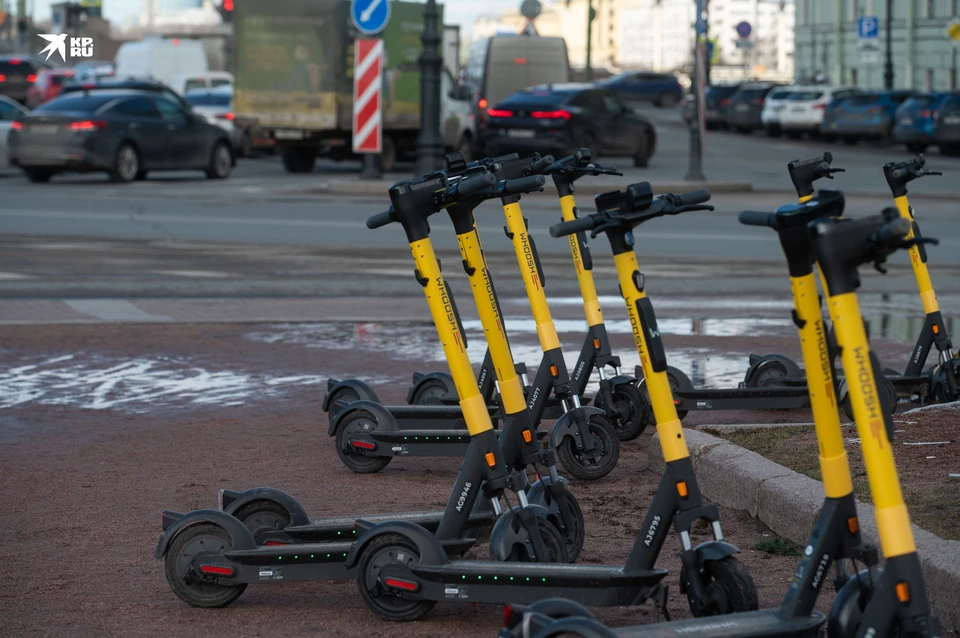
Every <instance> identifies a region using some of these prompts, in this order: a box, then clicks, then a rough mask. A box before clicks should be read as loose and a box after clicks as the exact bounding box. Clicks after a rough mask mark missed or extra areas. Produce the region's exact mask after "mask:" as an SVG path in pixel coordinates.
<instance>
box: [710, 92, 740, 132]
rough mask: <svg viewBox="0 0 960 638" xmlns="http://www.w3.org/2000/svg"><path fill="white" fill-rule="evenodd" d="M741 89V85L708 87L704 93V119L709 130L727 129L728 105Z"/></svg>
mask: <svg viewBox="0 0 960 638" xmlns="http://www.w3.org/2000/svg"><path fill="white" fill-rule="evenodd" d="M739 88H740V83H736V84H711V85H710V86H708V87H707V90H706V91H705V92H704V103H705V108H704V111H703V119H704V122H705V123H706V127H707V128H708V129H718V128H726V127H727V105H728V104H730V98H732V97H733V94H734V93H736V92H737V90H738V89H739Z"/></svg>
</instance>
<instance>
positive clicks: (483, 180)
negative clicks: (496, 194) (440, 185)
mask: <svg viewBox="0 0 960 638" xmlns="http://www.w3.org/2000/svg"><path fill="white" fill-rule="evenodd" d="M496 182H497V178H496V177H494V176H493V173H484V174H483V175H475V176H473V177H467V178H465V179H462V180H460V181H459V182H457V196H458V197H469V196H470V195H473V194H474V193H478V192H480V191H482V190H483V189H484V188H487V187H488V186H492V185H494V184H495V183H496Z"/></svg>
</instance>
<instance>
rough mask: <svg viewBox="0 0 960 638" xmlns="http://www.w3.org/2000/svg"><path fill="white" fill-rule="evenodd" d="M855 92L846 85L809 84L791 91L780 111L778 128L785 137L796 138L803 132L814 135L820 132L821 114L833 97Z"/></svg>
mask: <svg viewBox="0 0 960 638" xmlns="http://www.w3.org/2000/svg"><path fill="white" fill-rule="evenodd" d="M856 93H857V89H855V88H853V87H847V86H811V87H809V88H807V89H805V90H801V91H797V90H795V91H793V92H791V93H790V95H789V96H787V103H786V105H785V106H784V109H783V110H782V111H781V112H780V128H781V129H782V130H783V132H784V134H786V136H787V137H790V138H793V139H797V138H799V137H802V136H803V135H804V134H807V135H811V136H816V135H819V134H820V132H821V128H820V125H821V123H822V122H823V114H824V112H825V111H826V110H827V105H828V104H829V103H830V102H831V101H832V100H834V99H842V98H845V97H847V96H850V95H854V94H856Z"/></svg>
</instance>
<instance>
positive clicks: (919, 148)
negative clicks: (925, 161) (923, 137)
mask: <svg viewBox="0 0 960 638" xmlns="http://www.w3.org/2000/svg"><path fill="white" fill-rule="evenodd" d="M906 146H907V150H908V151H910V152H911V153H923V152H924V151H926V150H927V145H926V144H924V143H922V142H913V143H911V144H907V145H906Z"/></svg>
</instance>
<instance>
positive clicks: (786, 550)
mask: <svg viewBox="0 0 960 638" xmlns="http://www.w3.org/2000/svg"><path fill="white" fill-rule="evenodd" d="M753 548H754V549H755V550H757V551H758V552H763V553H765V554H771V555H773V556H799V555H800V552H798V551H797V548H796V547H795V546H794V544H793V543H791V542H790V541H786V540H783V539H782V538H769V539H763V540H761V541H757V544H756V545H754V546H753Z"/></svg>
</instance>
